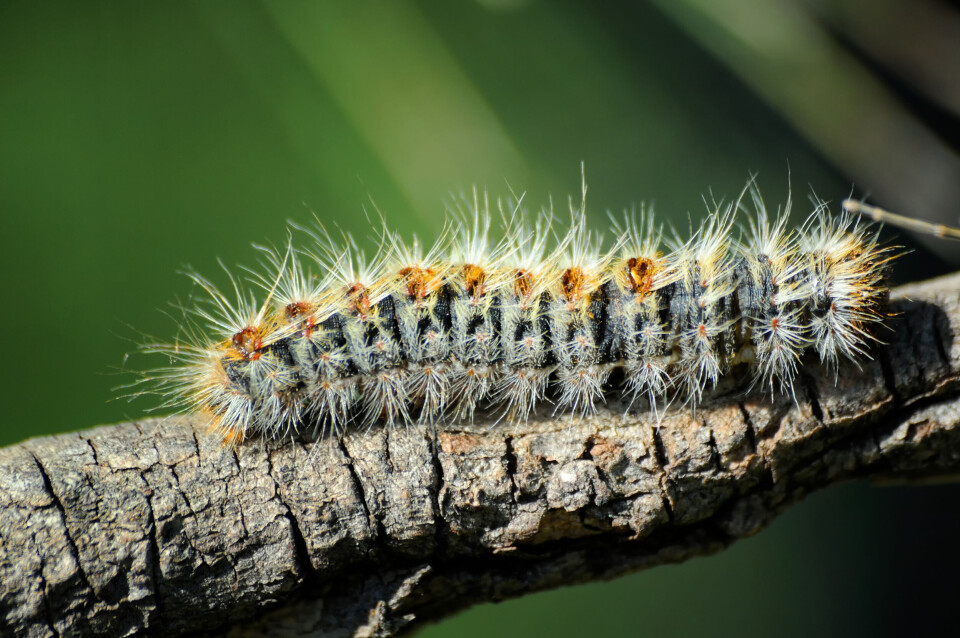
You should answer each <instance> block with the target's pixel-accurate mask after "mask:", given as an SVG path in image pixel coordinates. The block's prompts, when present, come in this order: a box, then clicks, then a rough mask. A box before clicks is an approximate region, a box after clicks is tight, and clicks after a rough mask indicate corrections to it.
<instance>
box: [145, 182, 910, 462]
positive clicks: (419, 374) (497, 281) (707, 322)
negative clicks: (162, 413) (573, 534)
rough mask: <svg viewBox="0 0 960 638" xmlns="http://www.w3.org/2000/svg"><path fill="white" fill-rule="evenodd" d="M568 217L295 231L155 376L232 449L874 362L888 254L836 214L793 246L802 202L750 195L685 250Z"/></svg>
mask: <svg viewBox="0 0 960 638" xmlns="http://www.w3.org/2000/svg"><path fill="white" fill-rule="evenodd" d="M585 194H586V189H585V188H584V196H585ZM570 208H571V215H570V216H571V221H570V224H569V226H567V227H566V229H565V230H559V229H558V224H557V223H555V222H556V220H555V217H554V215H553V213H552V211H551V210H549V209H545V210H542V211H540V212H538V213H536V214H533V215H530V214H527V213H526V212H525V211H523V210H522V209H521V208H520V206H519V205H515V206H512V205H506V206H504V205H499V206H494V207H493V209H494V210H493V212H491V205H490V201H489V199H488V197H487V196H486V195H485V194H480V193H478V192H477V191H476V190H474V192H473V193H472V196H468V197H465V198H463V199H462V201H460V203H459V205H458V206H455V207H453V208H451V209H450V210H449V216H448V223H447V226H446V228H445V230H444V231H443V232H442V233H441V234H440V237H439V238H438V239H437V241H436V242H434V243H433V244H432V245H431V247H430V248H429V250H428V249H427V248H426V247H425V246H424V244H422V243H421V242H420V240H418V239H417V238H413V240H412V241H411V242H405V241H404V240H403V239H402V238H401V237H400V236H399V235H397V234H396V233H394V232H392V231H390V230H389V229H388V228H386V226H385V225H384V226H383V227H381V228H375V232H376V234H377V235H378V237H379V247H378V249H377V251H376V253H375V254H373V255H372V256H368V255H367V254H366V253H365V252H364V251H363V250H362V249H360V248H359V246H358V243H357V242H356V241H355V240H354V239H353V238H352V237H351V236H350V235H348V234H346V233H331V232H328V231H327V230H326V229H325V228H324V227H323V226H322V225H321V224H319V223H317V224H316V225H314V226H313V227H311V228H307V229H298V231H302V232H301V233H300V234H302V235H303V236H304V237H305V238H306V240H307V246H306V247H305V248H295V247H294V245H293V241H292V239H291V240H290V241H289V242H288V243H287V245H286V247H285V248H284V249H282V250H275V249H268V248H260V250H261V251H262V254H263V259H262V264H261V268H260V269H258V270H253V271H250V272H251V273H252V274H253V276H252V277H251V278H250V279H251V280H252V281H254V282H256V283H257V284H258V286H257V287H259V288H262V289H263V294H262V295H261V298H260V299H258V298H257V295H255V294H253V293H252V292H250V290H249V287H248V286H246V285H245V282H242V281H240V280H238V279H236V278H235V277H232V276H231V278H230V279H231V284H232V290H231V292H230V294H229V295H228V294H226V293H224V292H222V291H221V290H219V289H218V288H217V287H216V286H215V285H214V284H213V283H212V282H211V281H210V280H208V279H206V278H205V277H202V276H201V275H199V274H191V277H192V278H193V280H194V281H195V282H196V284H198V285H199V286H200V287H201V288H202V289H203V290H204V291H205V292H206V296H207V298H206V301H204V302H201V303H200V304H199V305H197V306H196V307H194V308H190V309H189V315H190V316H192V318H193V322H192V323H193V324H194V327H193V328H191V329H190V330H188V333H189V336H188V338H187V339H186V340H185V341H186V342H179V341H178V343H176V344H173V345H154V346H149V347H148V348H147V349H148V350H150V351H153V352H160V353H163V354H166V355H168V356H169V357H170V359H171V365H170V367H167V368H163V369H161V370H159V371H156V372H155V373H154V374H151V375H150V377H149V379H148V381H150V382H151V383H153V384H154V385H155V389H158V390H159V391H160V392H161V393H162V394H164V395H165V396H166V397H167V398H168V403H169V404H173V405H178V406H181V407H184V408H186V409H189V410H193V411H199V412H202V413H204V414H206V415H208V416H209V417H210V419H211V422H212V425H213V427H214V428H215V429H216V430H217V431H218V432H220V433H221V434H222V436H223V437H224V440H225V441H226V442H228V443H235V442H238V441H242V440H244V439H246V438H248V437H250V436H253V435H260V436H280V435H283V434H285V433H289V432H291V431H295V430H300V429H302V428H319V429H324V430H327V429H329V430H331V431H332V432H333V433H334V435H339V433H341V432H343V430H344V428H347V427H353V426H365V425H369V424H373V423H376V422H385V423H386V424H387V425H396V424H405V423H413V422H421V423H443V422H445V421H454V420H470V419H472V418H473V416H474V413H475V412H476V411H477V410H479V409H484V410H492V411H493V412H494V413H495V414H497V415H498V416H499V417H501V418H502V419H505V420H507V421H523V420H525V419H527V418H529V416H530V415H531V414H532V412H533V411H534V409H535V408H536V406H537V405H538V404H541V403H544V402H550V403H553V405H554V406H555V410H560V411H572V412H576V413H581V414H589V413H591V412H593V411H594V410H595V409H596V408H597V405H598V403H600V402H602V401H603V400H604V398H605V396H607V395H608V394H610V393H616V394H618V395H619V396H622V397H624V398H625V399H627V402H628V403H630V404H633V403H637V405H639V406H643V407H644V408H645V409H652V410H655V411H659V410H662V409H663V406H664V405H665V404H667V403H669V402H670V401H674V400H679V401H682V402H685V403H689V404H693V405H695V404H697V403H698V402H700V401H701V400H702V399H703V396H704V393H706V392H709V391H710V389H711V388H714V387H715V386H716V385H717V383H718V381H719V380H720V379H721V378H722V377H723V376H724V375H727V374H729V373H730V372H731V370H733V369H734V368H737V369H747V370H748V371H749V375H750V378H751V379H752V383H753V384H755V385H757V386H760V387H762V388H763V391H764V392H768V393H792V392H793V386H794V382H795V380H796V378H797V375H798V371H799V368H800V366H801V365H802V362H803V360H804V357H805V356H806V353H808V351H809V352H811V353H815V354H814V355H813V356H817V357H819V359H820V360H821V361H823V362H824V363H825V364H826V365H828V366H831V367H834V368H835V367H836V366H837V364H838V362H839V360H840V359H853V360H856V359H858V358H861V357H865V356H868V355H867V349H868V347H869V344H870V342H871V341H873V340H875V339H876V337H875V336H874V333H875V328H876V326H877V325H878V324H881V323H882V322H883V321H884V314H883V306H884V303H885V301H886V298H887V294H888V291H887V288H886V287H885V279H886V273H887V270H888V266H889V263H890V260H891V259H892V258H893V257H894V255H893V252H892V250H891V249H890V248H886V247H883V246H880V245H879V243H878V238H877V232H876V230H875V229H873V228H871V227H870V226H869V225H867V224H865V223H863V222H862V221H861V220H860V218H859V217H857V216H855V215H850V214H848V213H846V212H842V213H840V214H838V215H831V214H830V213H829V212H828V210H827V205H826V204H825V203H824V202H822V201H819V200H816V199H814V200H813V209H812V211H811V212H810V213H809V215H808V216H807V218H806V221H805V223H804V224H803V225H802V226H801V227H800V229H799V230H797V231H793V232H791V231H790V230H789V229H788V226H787V224H788V216H789V214H790V208H791V202H790V201H789V199H788V201H787V202H786V204H785V205H784V207H783V209H782V210H780V211H778V212H777V213H776V214H771V213H769V212H768V211H767V208H766V206H765V204H764V202H763V200H762V198H761V196H760V193H759V192H758V190H757V189H756V188H755V187H754V186H753V185H749V186H748V188H747V189H746V190H745V191H744V193H743V194H741V197H740V199H738V200H736V201H733V202H730V203H728V204H726V205H718V206H716V207H715V208H714V209H713V210H712V211H711V213H710V214H709V215H708V216H707V218H706V219H705V220H704V221H703V222H702V223H701V224H700V226H699V227H698V228H696V229H695V230H694V231H693V232H692V233H691V234H690V236H689V237H687V238H685V239H684V238H681V237H679V235H678V234H677V233H676V232H674V233H672V235H671V236H667V237H665V236H664V233H663V231H662V229H661V227H659V226H658V225H657V224H656V223H655V221H654V218H653V216H652V214H643V213H641V214H640V215H639V216H635V215H625V216H624V217H622V218H620V219H614V220H613V225H612V230H613V233H612V237H613V240H612V241H611V242H610V243H607V244H604V243H603V242H602V238H601V237H600V236H599V235H597V234H595V233H594V231H592V230H589V229H588V228H587V224H586V215H585V208H584V204H583V203H582V202H581V203H580V204H579V205H573V203H571V207H570ZM495 217H496V218H499V219H498V222H497V224H496V225H495V224H494V221H493V220H494V218H495ZM495 226H496V228H495ZM495 235H496V236H495Z"/></svg>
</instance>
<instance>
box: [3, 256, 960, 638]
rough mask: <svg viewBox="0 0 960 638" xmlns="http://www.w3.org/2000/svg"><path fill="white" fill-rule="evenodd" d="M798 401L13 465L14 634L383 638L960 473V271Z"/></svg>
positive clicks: (902, 311) (101, 440) (140, 425)
mask: <svg viewBox="0 0 960 638" xmlns="http://www.w3.org/2000/svg"><path fill="white" fill-rule="evenodd" d="M891 305H892V311H893V312H894V313H896V314H897V316H896V317H895V318H894V319H893V320H892V321H891V326H892V329H893V332H892V333H891V334H889V335H888V337H887V338H888V340H889V342H890V343H889V345H888V346H886V347H884V348H881V349H879V350H878V351H877V352H876V357H875V360H874V361H867V362H865V363H864V364H863V365H862V369H857V368H856V367H855V366H846V367H844V368H842V369H841V370H840V372H839V375H838V376H837V379H836V383H834V375H833V374H828V373H827V372H826V371H824V370H822V369H821V368H820V367H819V366H818V365H816V364H814V363H811V364H810V365H808V366H807V367H806V368H805V371H804V378H803V382H802V383H798V384H797V396H796V402H794V401H793V399H792V398H789V397H781V398H778V399H776V400H775V401H773V402H771V401H770V400H769V399H768V398H764V397H755V396H747V397H743V396H738V395H735V394H732V395H728V396H727V397H726V398H720V399H717V400H716V401H715V402H714V403H713V404H711V405H706V406H703V407H702V408H700V409H698V410H697V412H696V413H695V414H692V413H690V412H689V411H687V410H680V411H675V412H670V413H668V414H667V415H666V417H665V418H664V419H663V421H662V423H661V424H660V427H659V428H657V427H656V423H655V422H654V421H653V420H652V419H651V418H650V417H649V415H646V414H627V415H626V416H624V415H623V410H624V408H623V406H622V405H619V404H617V403H616V402H615V401H612V402H611V404H610V405H609V406H608V407H607V408H605V409H604V410H602V411H601V412H600V414H598V415H596V416H594V417H590V418H585V419H581V418H572V417H566V416H565V417H562V418H550V417H549V416H546V415H544V416H543V417H541V418H540V419H538V420H535V421H533V422H531V423H529V424H527V425H525V426H523V427H520V428H516V429H514V428H512V427H504V426H496V427H492V428H491V427H490V426H489V425H488V424H487V423H485V422H483V420H482V419H480V420H478V422H477V423H475V424H474V425H472V426H445V427H443V428H441V429H440V431H439V433H438V435H437V436H436V437H435V436H434V434H433V433H432V432H431V431H430V429H429V428H426V427H411V428H406V429H393V430H384V429H383V428H374V429H372V430H370V431H367V432H352V433H350V434H349V435H348V436H346V437H345V438H344V439H343V440H342V441H330V440H320V441H310V440H298V441H284V442H252V443H248V444H246V445H244V446H243V447H241V448H239V449H237V450H233V451H231V450H224V449H221V448H220V446H219V444H218V442H217V441H216V440H215V439H214V438H213V437H208V436H206V435H204V434H203V432H202V431H200V432H199V433H198V432H197V430H196V429H195V428H197V427H200V426H199V425H198V424H197V423H196V422H195V421H192V420H191V419H189V418H178V419H167V420H145V421H140V422H134V423H125V424H120V425H115V426H110V427H104V428H98V429H95V430H89V431H86V432H80V433H74V434H64V435H60V436H54V437H47V438H40V439H33V440H30V441H26V442H24V443H22V444H19V445H15V446H12V447H9V448H6V449H3V450H0V633H3V634H4V635H8V634H9V635H23V636H87V635H125V634H144V635H160V634H162V635H165V636H166V635H180V634H209V635H229V636H236V637H240V636H247V635H249V636H254V635H260V634H261V633H262V631H263V629H264V627H270V629H271V630H272V631H273V632H275V634H276V635H284V634H286V635H301V634H305V633H312V635H321V636H345V635H380V636H390V635H395V634H400V633H404V632H407V631H410V630H412V629H414V628H416V627H418V626H420V625H421V624H422V623H424V622H429V621H433V620H436V619H438V618H441V617H443V616H446V615H448V614H450V613H453V612H454V611H456V610H459V609H462V608H464V607H466V606H469V605H471V604H474V603H477V602H482V601H489V600H500V599H504V598H508V597H512V596H519V595H522V594H525V593H528V592H532V591H537V590H541V589H546V588H550V587H556V586H559V585H566V584H570V583H575V582H583V581H587V580H592V579H603V578H612V577H615V576H617V575H620V574H623V573H626V572H630V571H634V570H638V569H644V568H647V567H653V566H656V565H659V564H663V563H668V562H677V561H682V560H686V559H687V558H690V557H692V556H696V555H699V554H705V553H710V552H715V551H718V550H720V549H723V548H724V547H726V546H727V545H729V544H730V543H731V542H733V541H735V540H737V539H738V538H742V537H744V536H748V535H750V534H753V533H755V532H757V531H758V530H760V529H762V528H763V527H764V526H766V525H767V524H768V523H769V522H770V521H771V520H772V519H773V518H774V517H775V516H776V515H777V514H778V513H780V512H782V511H783V510H784V509H785V508H786V507H788V506H790V505H791V504H793V503H795V502H797V501H798V500H800V499H802V498H803V497H804V496H805V495H806V494H808V493H809V492H810V491H811V490H815V489H819V488H821V487H824V486H827V485H830V484H833V483H836V482H839V481H843V480H849V479H863V478H869V479H879V480H907V481H910V480H922V479H933V478H936V479H942V478H951V477H954V476H956V475H957V474H958V473H960V273H958V274H955V275H952V276H949V277H946V278H942V279H938V280H933V281H929V282H925V283H923V284H917V285H914V286H909V287H905V288H900V289H898V290H896V291H895V293H894V300H893V302H892V304H891Z"/></svg>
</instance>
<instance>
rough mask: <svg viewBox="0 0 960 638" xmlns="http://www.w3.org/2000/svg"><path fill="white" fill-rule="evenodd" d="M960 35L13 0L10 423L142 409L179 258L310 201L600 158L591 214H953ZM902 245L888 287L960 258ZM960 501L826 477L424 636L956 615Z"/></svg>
mask: <svg viewBox="0 0 960 638" xmlns="http://www.w3.org/2000/svg"><path fill="white" fill-rule="evenodd" d="M958 51H960V18H958V13H957V12H956V10H955V9H954V8H953V7H952V6H951V5H949V4H946V3H942V2H936V1H934V0H923V1H914V0H902V1H900V0H877V1H872V0H870V1H868V0H844V1H842V2H827V1H823V2H817V1H814V0H809V1H806V2H803V1H800V0H797V1H794V2H790V1H787V0H779V1H778V0H770V1H763V2H761V1H752V0H723V1H716V0H686V1H682V2H681V1H679V0H676V1H673V0H660V1H659V2H653V3H650V4H644V3H628V2H604V3H596V6H594V4H588V3H573V2H550V3H548V2H545V1H541V2H534V1H530V2H528V1H524V0H484V1H481V2H449V1H446V2H445V1H442V0H433V1H429V2H422V3H408V2H396V1H391V2H352V3H347V2H342V3H334V2H316V3H306V2H229V3H228V2H224V1H221V2H211V1H208V2H202V3H201V2H197V3H160V2H153V3H132V2H84V3H78V2H73V3H68V2H43V3H34V2H10V1H6V2H3V3H0V215H2V219H3V227H2V233H0V241H2V251H0V260H2V267H3V271H2V273H3V274H2V280H0V281H2V283H0V285H2V303H3V310H4V317H5V321H4V325H3V333H4V334H6V335H7V336H6V338H5V339H4V342H5V344H6V345H5V347H4V354H5V357H6V359H5V360H6V361H7V363H9V364H10V366H9V367H8V368H4V369H2V371H0V375H2V386H0V387H2V388H3V393H4V397H5V398H6V401H7V405H6V408H5V416H4V424H5V427H3V428H2V431H0V444H9V443H13V442H16V441H19V440H22V439H24V438H26V437H30V436H36V435H42V434H49V433H54V432H63V431H68V430H74V429H80V428H87V427H90V426H93V425H96V424H101V423H109V422H116V421H121V420H125V419H133V418H139V417H142V416H144V415H145V414H146V413H147V410H149V409H150V407H151V405H152V404H151V402H150V401H148V400H145V401H136V402H133V403H129V402H126V401H116V400H111V399H113V398H115V397H116V396H117V394H118V391H116V390H114V389H113V388H115V387H116V386H118V385H121V384H123V383H124V382H126V381H129V380H130V376H129V375H124V374H122V373H121V371H122V369H123V368H124V367H131V366H132V367H134V368H143V367H144V366H150V365H157V364H158V363H159V362H150V361H146V362H144V361H137V362H135V363H131V362H128V361H127V360H126V358H127V355H128V353H132V352H133V351H134V350H135V349H136V342H137V341H138V340H141V339H142V338H141V337H140V333H145V334H151V335H157V336H159V337H162V338H170V337H171V336H172V335H173V334H174V332H175V326H174V324H173V322H172V321H171V320H170V319H169V318H168V317H167V316H165V314H164V312H165V311H169V310H170V306H169V303H170V302H171V301H174V300H175V299H177V298H180V299H183V298H185V297H187V296H188V295H189V294H190V292H191V289H190V286H189V284H188V281H187V280H186V278H185V277H183V276H182V275H178V274H177V272H178V270H182V269H183V267H184V266H186V265H190V266H192V267H194V268H196V269H198V270H199V271H200V272H202V273H206V274H210V275H211V276H213V277H214V278H215V279H216V278H217V275H218V272H219V267H218V265H217V259H218V258H219V259H222V260H223V261H224V263H226V264H228V265H235V264H238V263H240V264H251V263H253V262H254V261H255V258H256V255H255V252H254V251H253V249H252V248H251V247H250V243H251V242H253V241H273V242H281V241H283V240H284V237H285V223H286V220H288V219H292V220H295V221H300V222H305V221H307V220H309V219H310V217H311V215H312V214H313V213H314V212H316V214H317V215H318V216H319V217H320V218H322V219H324V220H328V221H336V222H338V223H339V224H341V225H343V226H344V227H345V228H347V229H349V230H352V231H354V232H355V233H356V234H358V235H360V236H365V235H367V234H368V231H367V230H366V222H365V219H364V215H363V210H364V208H365V207H366V208H367V209H370V208H371V207H372V206H373V204H372V203H371V202H375V205H376V207H377V208H379V210H381V211H382V212H383V213H384V214H385V215H386V216H387V218H388V220H389V221H390V223H391V225H392V226H394V227H396V228H398V229H400V230H404V231H407V232H409V231H417V232H418V233H420V234H422V235H424V236H426V237H431V236H433V235H434V234H435V232H436V230H437V229H438V228H439V227H440V226H441V224H442V219H443V201H444V200H446V199H448V196H449V194H450V193H451V192H453V193H456V192H459V191H460V190H463V189H468V188H470V187H471V186H472V185H473V184H478V185H480V186H482V187H486V188H488V189H489V190H490V192H491V194H493V195H495V196H506V195H509V193H510V192H511V189H512V190H515V191H519V192H523V191H525V192H526V193H527V196H526V197H527V199H526V201H527V203H528V204H530V205H531V206H539V205H541V204H544V203H546V202H547V201H548V198H549V197H550V196H551V195H552V196H553V197H554V200H555V201H558V202H559V203H561V204H562V203H564V202H565V201H566V197H567V195H568V194H570V193H577V192H578V191H579V186H580V164H581V162H585V165H586V177H587V182H588V184H589V196H588V211H589V214H590V218H591V223H592V224H593V225H594V226H595V227H597V228H602V227H603V226H604V223H605V221H604V220H605V212H606V211H607V210H614V211H619V210H621V209H623V208H625V207H629V206H631V205H633V204H637V203H639V202H641V201H645V202H648V203H649V202H654V203H655V207H656V210H657V213H658V215H659V216H660V218H661V219H662V220H664V221H673V222H674V223H677V224H683V225H685V224H686V220H687V216H688V215H690V216H692V217H693V218H694V219H695V218H697V217H699V216H701V215H702V214H703V213H704V212H705V210H706V209H705V207H704V205H703V203H702V196H703V195H705V194H707V193H709V192H712V193H713V194H714V195H715V196H717V197H731V196H734V195H736V194H737V193H738V192H739V191H740V189H741V188H742V187H743V184H744V183H745V180H746V179H747V177H748V175H750V174H751V173H752V172H757V173H758V174H759V178H758V179H759V183H760V185H761V187H762V189H763V191H764V193H765V195H766V197H767V200H768V202H778V201H782V200H783V198H784V197H785V195H786V192H787V187H788V173H789V175H790V178H789V181H790V182H792V185H793V188H794V195H795V198H796V201H797V203H798V204H799V207H798V212H806V211H807V210H809V206H808V205H807V201H806V195H807V193H808V192H809V187H808V184H812V185H813V186H815V188H816V190H817V193H818V194H819V195H820V196H822V197H824V198H826V199H828V200H832V201H833V202H835V203H836V202H838V201H839V200H840V199H842V198H843V197H845V196H847V195H848V194H849V193H851V192H853V193H855V194H857V195H861V194H863V193H864V192H869V193H871V194H872V197H873V200H874V201H877V202H879V203H881V204H883V205H886V206H889V207H891V208H894V209H896V210H900V211H902V212H905V213H908V214H914V215H918V216H921V217H925V218H928V219H933V220H937V221H942V222H946V223H957V216H958V210H960V205H958V202H960V160H958V159H957V154H956V148H957V147H958V140H960V126H958V113H960V79H958V78H960V53H958ZM854 184H856V188H854V187H853V185H854ZM834 207H835V208H836V204H835V206H834ZM796 218H797V219H800V218H802V215H797V216H796ZM898 241H899V242H900V243H904V244H906V245H908V246H910V247H912V248H913V249H914V252H913V254H912V255H911V256H909V257H908V258H906V259H904V260H903V263H902V264H900V267H899V269H898V274H897V277H898V278H899V279H900V280H909V279H913V278H919V277H926V276H931V275H933V274H936V273H937V272H945V271H947V270H949V269H950V263H951V261H952V264H953V265H954V266H956V265H960V259H958V257H960V255H958V250H957V246H956V245H955V244H954V245H947V244H944V243H942V242H939V243H938V242H936V241H934V240H931V239H930V238H920V239H919V240H918V241H919V242H921V243H919V244H914V241H915V240H914V239H912V238H908V237H903V238H901V239H900V240H898ZM221 280H222V278H221ZM958 496H960V491H958V489H957V488H956V487H952V486H946V487H925V488H909V489H908V488H885V489H877V488H870V487H867V486H863V485H851V486H845V487H841V488H837V489H833V490H830V491H828V492H825V493H823V494H818V495H815V496H813V497H811V498H810V499H809V500H808V501H807V502H806V503H804V504H803V505H802V506H800V507H797V508H795V509H794V510H792V511H790V512H788V513H787V514H785V515H784V516H783V517H782V518H781V519H780V520H778V521H777V522H776V523H775V524H774V525H773V526H772V527H771V528H770V529H769V530H767V531H765V532H764V533H762V534H760V535H758V536H757V537H755V538H753V539H750V540H747V541H744V542H741V543H739V544H737V545H736V546H734V547H733V548H732V549H730V550H729V551H726V552H724V553H722V554H720V555H718V556H715V557H711V558H706V559H697V560H693V561H690V562H688V563H686V564H683V565H680V566H675V567H665V568H659V569H656V570H652V571H650V572H645V573H640V574H636V575H633V576H630V577H627V578H622V579H620V580H617V581H615V582H612V583H601V584H594V585H589V586H580V587H574V588H568V589H565V590H560V591H556V592H548V593H544V594H538V595H534V596H530V597H528V598H525V599H522V600H518V601H510V602H506V603H502V604H499V605H488V606H483V607H480V608H476V609H473V610H470V611H468V612H466V613H464V614H461V615H459V616H457V617H455V618H453V619H450V620H448V621H446V622H444V623H441V624H439V625H436V626H433V627H430V628H428V629H427V630H426V631H425V632H424V633H423V635H424V636H430V637H437V636H485V635H491V634H494V635H499V636H501V637H503V638H506V637H507V636H527V635H534V634H535V635H552V636H580V635H597V634H612V635H659V636H686V635H691V634H693V633H696V634H699V635H714V636H726V635H739V636H766V635H770V634H775V635H782V636H806V635H810V634H812V633H816V634H818V635H837V636H840V635H846V636H851V635H861V636H880V635H891V636H893V635H902V634H904V633H906V632H907V631H908V630H909V631H910V632H911V633H919V634H924V633H932V632H938V631H944V630H946V628H948V627H953V625H952V624H951V623H953V621H954V607H955V600H956V598H957V594H958V593H960V592H958V585H957V582H958V579H957V576H956V574H958V573H960V549H958V547H957V545H956V539H957V538H958V537H960V524H958V523H957V522H956V521H955V520H953V518H954V517H953V512H952V509H953V507H954V506H955V504H956V503H958Z"/></svg>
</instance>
